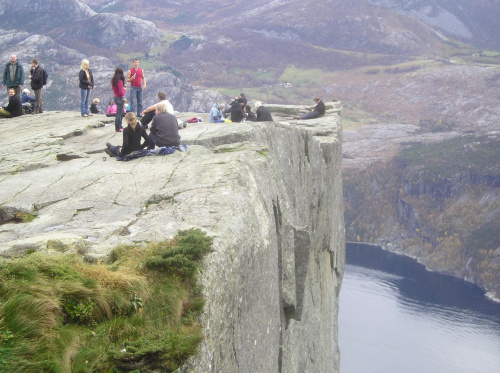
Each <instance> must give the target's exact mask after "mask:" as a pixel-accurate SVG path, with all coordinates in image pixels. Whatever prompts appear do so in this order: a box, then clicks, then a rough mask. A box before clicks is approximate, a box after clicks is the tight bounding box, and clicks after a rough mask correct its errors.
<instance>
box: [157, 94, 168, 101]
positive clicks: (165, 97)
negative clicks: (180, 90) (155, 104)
mask: <svg viewBox="0 0 500 373" xmlns="http://www.w3.org/2000/svg"><path fill="white" fill-rule="evenodd" d="M166 99H167V94H166V93H165V92H158V101H164V100H166Z"/></svg>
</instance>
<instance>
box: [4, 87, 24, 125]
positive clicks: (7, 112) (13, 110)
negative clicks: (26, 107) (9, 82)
mask: <svg viewBox="0 0 500 373" xmlns="http://www.w3.org/2000/svg"><path fill="white" fill-rule="evenodd" d="M22 114H23V104H22V103H21V97H19V96H18V95H16V90H15V89H14V88H9V103H8V104H7V106H6V107H4V108H2V107H0V117H2V118H14V117H19V116H21V115H22Z"/></svg>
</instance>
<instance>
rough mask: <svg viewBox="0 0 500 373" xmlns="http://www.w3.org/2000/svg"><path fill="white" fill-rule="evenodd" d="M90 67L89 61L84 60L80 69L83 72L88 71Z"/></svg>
mask: <svg viewBox="0 0 500 373" xmlns="http://www.w3.org/2000/svg"><path fill="white" fill-rule="evenodd" d="M89 66H90V62H89V60H83V61H82V64H81V65H80V69H82V70H87V69H88V68H89Z"/></svg>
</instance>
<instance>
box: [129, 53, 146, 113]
mask: <svg viewBox="0 0 500 373" xmlns="http://www.w3.org/2000/svg"><path fill="white" fill-rule="evenodd" d="M132 65H133V67H132V68H131V69H130V70H128V71H127V82H129V83H130V111H131V112H132V113H137V117H138V118H141V117H142V114H141V113H142V109H143V107H142V91H143V90H144V89H146V77H145V76H144V70H142V69H141V68H140V67H139V59H138V58H136V59H134V61H133V62H132Z"/></svg>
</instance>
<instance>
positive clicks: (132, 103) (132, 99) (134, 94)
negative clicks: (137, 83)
mask: <svg viewBox="0 0 500 373" xmlns="http://www.w3.org/2000/svg"><path fill="white" fill-rule="evenodd" d="M137 89H138V88H137V87H133V86H131V87H130V111H131V112H132V113H135V109H136V107H137Z"/></svg>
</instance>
